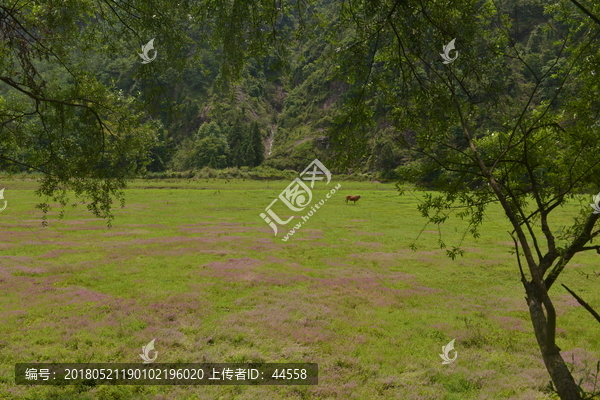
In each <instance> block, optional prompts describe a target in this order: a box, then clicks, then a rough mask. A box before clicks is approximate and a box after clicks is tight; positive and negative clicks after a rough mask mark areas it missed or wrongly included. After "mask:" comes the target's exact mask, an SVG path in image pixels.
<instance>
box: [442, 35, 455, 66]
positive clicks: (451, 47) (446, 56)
mask: <svg viewBox="0 0 600 400" xmlns="http://www.w3.org/2000/svg"><path fill="white" fill-rule="evenodd" d="M455 40H456V38H454V39H452V40H451V41H450V43H448V44H447V45H445V46H444V47H442V50H443V51H444V52H443V53H440V56H442V58H443V59H444V61H443V63H444V64H450V63H451V62H452V61H454V60H456V59H457V58H458V51H457V52H456V55H455V56H454V58H450V52H451V51H452V50H454V41H455Z"/></svg>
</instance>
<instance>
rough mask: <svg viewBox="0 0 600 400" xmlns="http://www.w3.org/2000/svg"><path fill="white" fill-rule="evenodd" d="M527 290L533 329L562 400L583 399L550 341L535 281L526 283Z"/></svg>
mask: <svg viewBox="0 0 600 400" xmlns="http://www.w3.org/2000/svg"><path fill="white" fill-rule="evenodd" d="M524 285H525V290H526V292H527V298H526V300H527V305H528V306H529V314H530V315H531V322H532V323H533V330H534V332H535V337H536V339H537V342H538V345H539V347H540V351H541V353H542V358H543V360H544V364H545V365H546V369H547V370H548V373H549V374H550V377H551V378H552V382H553V383H554V386H555V388H556V391H557V393H558V395H559V396H560V398H561V399H562V400H581V396H580V395H579V389H578V388H577V385H576V384H575V380H574V379H573V376H572V375H571V371H569V369H568V368H567V365H566V364H565V361H564V360H563V358H562V356H561V355H560V349H559V348H558V346H556V344H555V343H552V344H551V345H550V344H549V343H548V331H547V329H548V325H547V323H546V315H545V314H544V311H543V309H542V301H541V299H540V298H539V296H538V295H537V294H536V288H535V285H534V284H533V282H526V283H524Z"/></svg>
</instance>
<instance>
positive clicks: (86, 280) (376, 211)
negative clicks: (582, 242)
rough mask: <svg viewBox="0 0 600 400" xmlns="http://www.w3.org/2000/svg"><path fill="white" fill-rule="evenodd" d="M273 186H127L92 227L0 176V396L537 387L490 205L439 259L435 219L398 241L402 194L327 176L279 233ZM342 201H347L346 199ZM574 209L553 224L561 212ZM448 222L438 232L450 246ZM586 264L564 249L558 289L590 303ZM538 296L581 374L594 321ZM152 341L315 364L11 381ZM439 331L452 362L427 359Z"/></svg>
mask: <svg viewBox="0 0 600 400" xmlns="http://www.w3.org/2000/svg"><path fill="white" fill-rule="evenodd" d="M288 183H289V182H288V181H270V182H264V181H240V180H231V181H224V180H218V181H217V180H210V181H206V180H200V181H186V180H179V181H175V180H173V181H136V182H134V183H132V185H131V186H130V188H129V189H128V190H127V191H126V198H127V205H126V207H125V208H124V209H117V210H116V211H115V220H114V222H113V228H111V229H108V228H107V227H106V223H105V221H102V220H98V219H94V218H92V216H91V214H89V213H88V212H87V211H86V210H85V207H84V206H79V207H78V208H76V209H71V208H70V209H68V210H67V215H66V217H65V219H64V220H61V221H57V220H56V218H55V216H56V214H57V211H53V212H52V213H51V216H50V224H49V226H48V227H42V226H41V220H40V218H41V212H40V211H38V210H36V209H35V208H34V205H35V204H36V203H38V202H39V201H40V199H39V198H37V197H36V196H35V195H34V193H33V190H34V189H35V187H36V186H35V182H33V181H22V180H15V181H7V180H3V181H1V182H0V188H2V187H5V188H6V190H5V193H4V197H5V199H6V200H7V201H8V207H7V209H6V210H4V211H3V212H2V213H0V235H1V239H0V399H11V400H12V399H15V400H16V399H19V400H20V399H28V400H32V399H69V400H73V399H102V400H109V399H111V400H117V399H153V400H159V399H178V400H179V399H211V400H212V399H257V400H258V399H260V400H263V399H361V400H362V399H366V400H368V399H436V400H439V399H446V400H451V399H456V400H466V399H523V400H524V399H531V400H533V399H550V398H551V397H550V396H549V394H548V392H547V390H546V389H545V388H546V386H547V385H548V382H549V377H548V375H547V372H546V370H545V368H544V366H543V363H542V361H541V357H540V355H539V350H538V348H537V344H536V343H535V338H534V335H533V331H532V327H531V323H530V322H529V317H528V312H527V308H526V304H525V300H524V291H523V288H522V286H521V284H520V281H519V273H518V268H517V266H516V261H515V258H514V256H513V255H511V254H510V251H511V249H512V245H511V243H512V242H511V241H510V237H509V235H508V233H507V231H508V230H509V227H508V224H507V222H506V221H505V220H504V219H503V218H502V214H501V213H500V211H501V210H500V208H499V207H493V208H492V209H491V210H490V213H489V218H487V219H486V222H485V225H484V227H483V229H482V236H481V238H479V239H478V240H474V239H472V238H470V237H467V239H466V241H465V247H466V249H467V253H466V254H465V256H464V257H462V258H458V259H456V260H455V261H452V260H451V259H449V258H447V257H446V255H445V251H444V250H442V249H440V248H439V246H438V244H437V241H438V233H437V230H436V227H432V226H429V227H427V228H425V231H424V232H423V233H422V234H421V236H420V239H419V241H418V246H419V247H418V249H417V251H412V250H410V249H409V245H410V243H411V242H412V241H413V240H414V239H415V237H417V235H418V234H419V231H420V230H421V229H422V227H423V225H424V223H425V220H424V219H423V218H422V217H421V216H420V215H419V213H418V211H417V209H416V205H417V203H418V197H415V196H413V195H411V194H405V195H403V196H398V193H397V191H396V190H395V188H394V185H392V184H375V183H366V182H363V183H356V182H340V183H341V184H342V186H341V188H340V190H339V191H338V192H337V193H336V194H335V195H333V197H332V198H331V199H330V200H329V201H328V202H327V203H326V204H325V205H324V206H322V207H321V208H320V209H319V210H318V212H317V213H315V214H314V215H313V216H312V217H311V218H310V220H309V221H307V222H306V223H305V224H304V226H303V227H302V228H301V229H300V230H299V231H298V232H296V233H295V234H294V235H293V236H292V237H291V238H290V239H289V240H288V241H286V242H283V241H282V240H281V236H282V235H281V233H280V234H279V236H278V237H274V236H273V231H272V230H271V228H269V226H268V225H267V224H266V223H265V222H264V221H263V220H262V219H261V218H260V217H259V213H260V212H262V211H264V209H265V207H266V206H267V205H269V203H270V202H271V201H272V200H273V199H275V198H276V196H277V195H278V194H279V193H280V192H281V191H282V190H283V189H284V188H285V187H286V186H287V185H288ZM332 183H335V182H332ZM330 186H331V184H330ZM325 193H326V192H325V191H317V192H316V194H315V197H316V198H317V199H321V198H323V197H324V196H325ZM348 194H350V195H356V194H359V195H361V196H362V198H361V200H360V201H359V202H358V203H357V204H356V205H352V204H350V205H346V204H345V203H344V198H345V196H346V195H348ZM576 207H578V206H576V205H575V204H573V205H572V206H569V207H564V208H563V209H561V210H560V215H559V216H557V217H556V218H559V219H560V218H562V219H564V222H565V223H566V222H569V218H570V216H571V215H574V213H575V211H576ZM53 210H57V208H54V209H53ZM558 222H561V221H560V220H559V221H558ZM290 225H291V224H290ZM464 227H465V224H464V223H462V222H461V221H460V220H456V219H454V220H451V221H450V222H449V223H447V224H446V226H443V227H442V232H443V234H444V238H445V240H446V241H447V242H448V244H449V245H452V244H457V243H458V241H459V240H460V237H461V235H462V229H464ZM598 257H599V256H598V255H596V254H580V255H578V256H576V257H575V259H574V260H573V262H572V263H571V264H570V265H569V267H568V268H567V270H566V271H565V272H564V273H563V275H562V276H561V278H560V280H559V282H558V283H566V284H567V285H568V286H569V287H570V288H571V289H574V290H575V291H576V292H577V293H578V294H580V295H581V296H582V297H583V298H584V299H585V300H586V301H587V302H588V303H590V304H591V305H592V306H594V307H595V308H596V309H600V291H599V290H598V286H599V284H600V276H598V275H596V272H597V271H600V267H599V266H598ZM551 295H552V296H553V299H554V301H555V306H556V308H557V311H558V314H559V317H558V326H559V334H558V344H559V346H560V347H561V349H562V350H563V356H564V357H565V359H567V360H568V361H573V362H574V363H575V370H576V372H575V377H576V378H577V379H578V378H581V377H584V376H585V373H584V372H577V371H579V370H581V369H582V368H584V366H585V365H586V363H587V364H588V366H589V367H590V368H591V367H592V364H595V362H596V361H597V360H598V359H599V358H600V335H599V332H600V326H599V325H598V324H597V323H596V322H595V321H594V320H593V318H592V317H591V316H590V315H589V314H588V313H587V312H586V311H585V310H584V309H583V308H582V307H580V306H579V305H578V304H577V303H576V302H575V300H574V299H572V297H571V296H570V295H569V294H568V293H567V292H566V291H565V290H564V289H563V288H562V287H561V286H560V285H559V284H556V285H554V286H553V288H552V291H551ZM153 338H156V342H155V346H156V350H157V351H158V359H157V361H156V362H160V363H168V362H169V363H192V362H198V363H200V362H316V363H318V364H319V384H318V385H317V386H100V387H92V388H90V387H87V386H66V387H62V388H60V387H46V386H33V387H26V386H18V385H15V383H14V366H15V363H18V362H92V363H100V362H132V363H140V364H141V359H140V357H139V355H138V354H139V353H140V352H141V347H142V346H143V345H145V344H147V343H148V342H149V341H150V340H151V339H153ZM452 339H456V342H455V349H456V351H457V354H458V358H457V360H456V361H455V362H454V363H452V364H448V365H442V359H441V358H440V357H439V356H438V354H439V353H441V350H442V346H444V345H446V344H447V343H448V342H449V341H450V340H452ZM598 383H599V384H600V382H598ZM584 385H587V386H586V387H588V388H589V387H590V386H589V385H591V383H589V382H584Z"/></svg>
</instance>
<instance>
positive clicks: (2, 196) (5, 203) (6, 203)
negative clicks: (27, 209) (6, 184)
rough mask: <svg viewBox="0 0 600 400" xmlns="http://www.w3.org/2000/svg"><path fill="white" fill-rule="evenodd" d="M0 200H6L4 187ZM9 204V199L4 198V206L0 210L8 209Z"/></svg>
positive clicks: (0, 191)
mask: <svg viewBox="0 0 600 400" xmlns="http://www.w3.org/2000/svg"><path fill="white" fill-rule="evenodd" d="M0 200H4V188H2V190H0ZM7 205H8V201H6V200H4V206H3V207H2V208H0V212H2V211H4V209H6V206H7Z"/></svg>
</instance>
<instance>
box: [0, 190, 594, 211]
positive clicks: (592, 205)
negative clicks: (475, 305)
mask: <svg viewBox="0 0 600 400" xmlns="http://www.w3.org/2000/svg"><path fill="white" fill-rule="evenodd" d="M0 193H2V192H0ZM1 198H2V196H0V199H1ZM592 201H593V203H592V204H590V206H592V208H593V209H594V212H593V213H592V214H600V193H598V194H597V195H595V196H594V198H593V199H592ZM0 211H1V210H0Z"/></svg>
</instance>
